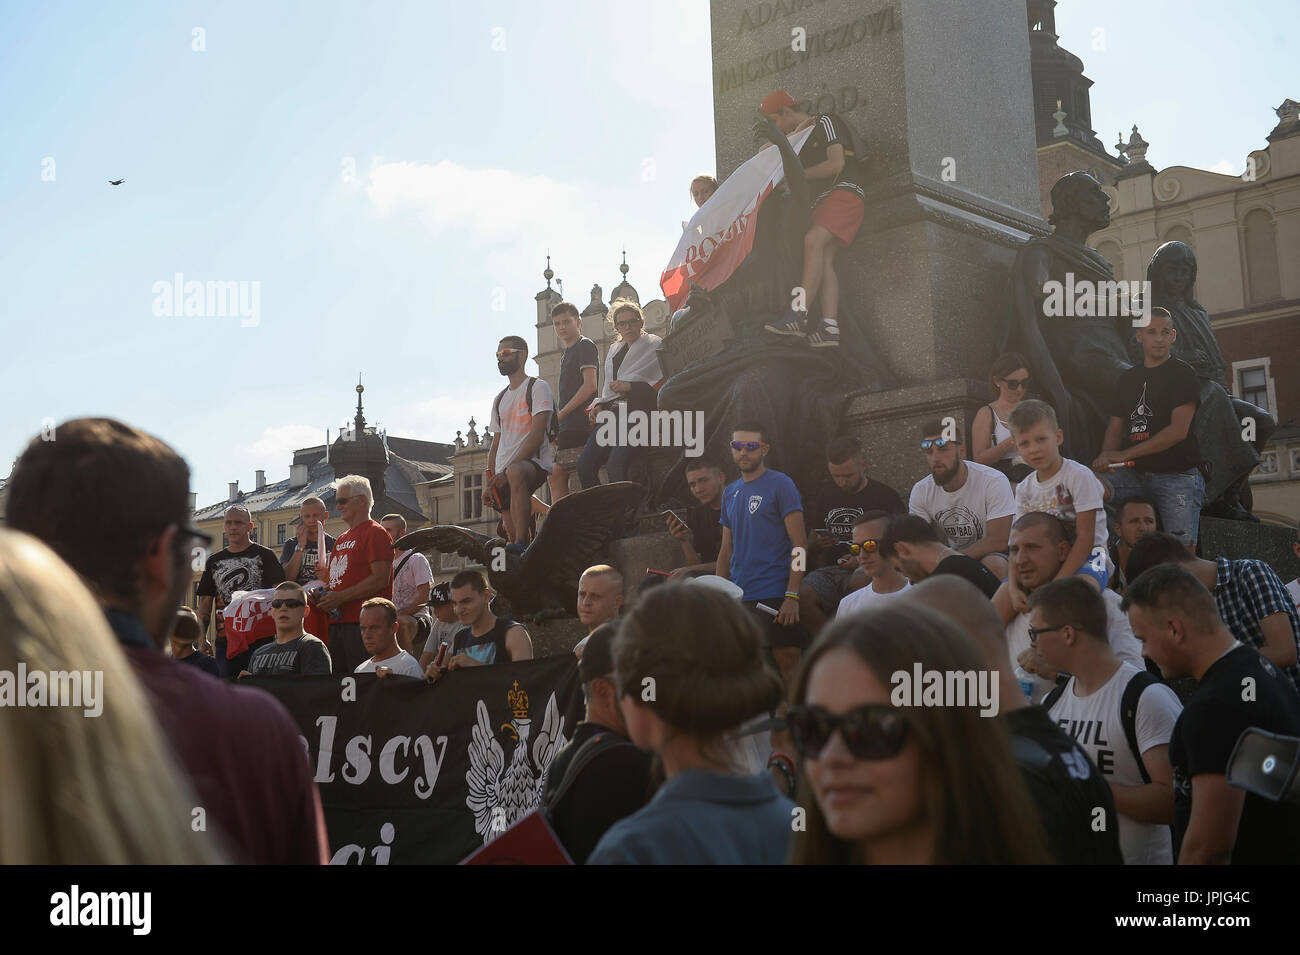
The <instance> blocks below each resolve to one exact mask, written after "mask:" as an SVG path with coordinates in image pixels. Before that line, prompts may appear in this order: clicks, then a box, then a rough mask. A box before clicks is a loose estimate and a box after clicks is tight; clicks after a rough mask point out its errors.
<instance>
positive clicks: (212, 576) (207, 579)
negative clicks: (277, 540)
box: [199, 544, 284, 601]
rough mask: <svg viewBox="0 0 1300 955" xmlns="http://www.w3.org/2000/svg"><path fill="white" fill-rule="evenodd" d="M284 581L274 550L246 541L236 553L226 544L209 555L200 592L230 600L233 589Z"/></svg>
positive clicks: (254, 588)
mask: <svg viewBox="0 0 1300 955" xmlns="http://www.w3.org/2000/svg"><path fill="white" fill-rule="evenodd" d="M283 582H284V568H283V567H281V566H280V562H279V561H278V560H276V558H275V551H273V550H271V548H269V547H264V546H263V545H261V544H249V545H248V547H246V548H244V549H243V550H241V551H240V552H239V553H237V554H235V553H232V552H231V550H230V548H226V549H225V550H219V551H217V552H216V553H215V554H213V555H212V556H211V557H209V558H208V563H207V566H206V567H204V568H203V576H202V577H201V578H200V579H199V596H200V597H220V598H221V599H222V600H225V601H229V600H230V595H231V594H233V593H234V592H235V591H236V590H264V589H266V588H267V587H274V586H275V585H276V584H279V583H283Z"/></svg>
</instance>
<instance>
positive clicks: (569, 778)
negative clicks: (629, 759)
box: [542, 730, 634, 821]
mask: <svg viewBox="0 0 1300 955" xmlns="http://www.w3.org/2000/svg"><path fill="white" fill-rule="evenodd" d="M632 745H634V744H633V743H631V742H629V741H628V740H626V739H624V738H623V737H621V736H619V735H618V734H617V733H614V732H611V731H609V730H602V731H600V732H599V733H597V734H596V735H595V736H593V737H592V738H591V739H589V740H587V742H585V743H583V744H582V745H581V746H580V747H578V751H577V752H576V753H574V754H573V759H571V760H569V766H568V768H567V769H565V771H564V776H563V777H561V779H560V782H559V784H558V785H557V786H556V787H555V788H554V789H553V790H551V792H550V793H549V794H548V795H547V797H546V803H545V805H544V806H542V812H543V814H544V815H545V816H546V818H547V821H550V819H551V814H552V813H553V812H554V811H555V807H556V806H558V805H559V804H560V800H562V799H563V798H564V797H565V796H566V795H567V794H568V792H569V790H570V789H572V788H573V784H574V783H575V782H577V781H578V776H579V775H581V773H582V771H583V770H584V769H586V768H587V766H588V765H589V764H590V763H591V762H592V760H594V759H595V758H596V757H597V756H600V755H601V754H603V753H607V752H609V751H610V750H612V749H617V748H618V747H620V746H632Z"/></svg>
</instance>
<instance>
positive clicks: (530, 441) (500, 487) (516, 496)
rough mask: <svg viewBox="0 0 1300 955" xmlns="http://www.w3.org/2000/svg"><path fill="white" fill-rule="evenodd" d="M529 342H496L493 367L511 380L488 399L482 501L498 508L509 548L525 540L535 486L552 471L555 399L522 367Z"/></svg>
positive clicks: (518, 548) (508, 338)
mask: <svg viewBox="0 0 1300 955" xmlns="http://www.w3.org/2000/svg"><path fill="white" fill-rule="evenodd" d="M527 360H528V343H527V342H526V341H524V340H523V339H522V338H520V337H519V336H518V335H507V336H506V337H505V338H503V339H501V341H500V343H499V344H498V345H497V371H499V372H500V373H501V374H503V375H505V376H506V377H507V378H508V379H509V381H510V384H509V385H508V386H506V387H505V388H504V389H502V391H501V393H500V394H498V395H497V396H496V400H494V401H493V402H492V419H491V425H490V427H491V429H492V450H491V451H490V452H488V470H487V480H486V481H485V482H484V488H483V503H484V504H487V505H488V506H490V507H495V508H496V509H497V510H498V511H500V512H501V520H502V522H503V523H504V524H505V528H506V536H507V537H509V538H510V539H511V541H513V543H512V544H510V545H508V547H509V549H512V550H515V551H517V552H518V553H523V551H524V548H526V547H527V546H528V519H529V517H530V516H531V515H532V497H533V491H535V490H537V489H538V488H539V487H541V486H542V485H543V484H545V483H546V478H547V476H548V475H549V474H550V472H551V443H550V442H549V441H548V440H547V439H546V430H547V427H548V426H549V424H550V420H551V412H552V411H553V410H554V409H555V399H554V398H553V397H552V395H551V386H550V385H548V384H547V383H546V380H545V379H543V378H532V377H530V376H529V375H528V374H526V373H525V372H524V362H525V361H527Z"/></svg>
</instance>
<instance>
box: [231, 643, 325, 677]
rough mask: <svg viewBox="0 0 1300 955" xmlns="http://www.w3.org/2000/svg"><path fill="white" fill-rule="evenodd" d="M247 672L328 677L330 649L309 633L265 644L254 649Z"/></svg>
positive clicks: (259, 674) (266, 674)
mask: <svg viewBox="0 0 1300 955" xmlns="http://www.w3.org/2000/svg"><path fill="white" fill-rule="evenodd" d="M248 672H249V673H251V674H253V675H254V676H318V675H324V676H329V675H330V673H331V672H332V668H331V664H330V652H329V650H327V649H326V648H325V644H324V643H322V642H321V641H320V640H318V639H316V638H315V637H313V636H312V635H311V634H309V633H307V634H303V635H302V636H301V637H299V638H298V639H296V640H290V641H289V642H288V643H264V644H262V646H260V647H258V648H257V649H256V650H254V651H253V656H252V657H251V658H250V659H249V661H248Z"/></svg>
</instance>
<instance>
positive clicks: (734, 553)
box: [719, 469, 803, 600]
mask: <svg viewBox="0 0 1300 955" xmlns="http://www.w3.org/2000/svg"><path fill="white" fill-rule="evenodd" d="M802 510H803V501H802V500H801V499H800V497H799V489H798V488H796V487H795V486H794V481H791V480H790V478H789V477H787V476H786V475H784V474H782V473H781V472H780V471H772V470H770V469H769V470H767V471H764V472H763V474H762V476H761V477H758V478H755V479H754V480H753V481H746V480H745V479H744V478H741V479H740V480H738V481H736V482H734V483H732V484H728V485H727V489H726V490H725V491H723V492H722V517H721V520H720V521H719V523H721V524H722V526H723V527H727V528H730V529H731V580H732V582H733V583H735V584H736V586H738V587H740V588H741V589H742V590H744V591H745V598H744V599H745V600H769V599H771V598H773V597H780V596H782V595H783V594H785V592H786V588H788V587H789V586H790V559H791V555H790V551H791V549H792V548H793V547H794V544H793V542H792V541H791V540H790V535H789V534H787V533H786V532H785V516H786V515H787V514H792V513H794V512H795V511H802Z"/></svg>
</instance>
